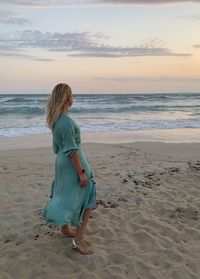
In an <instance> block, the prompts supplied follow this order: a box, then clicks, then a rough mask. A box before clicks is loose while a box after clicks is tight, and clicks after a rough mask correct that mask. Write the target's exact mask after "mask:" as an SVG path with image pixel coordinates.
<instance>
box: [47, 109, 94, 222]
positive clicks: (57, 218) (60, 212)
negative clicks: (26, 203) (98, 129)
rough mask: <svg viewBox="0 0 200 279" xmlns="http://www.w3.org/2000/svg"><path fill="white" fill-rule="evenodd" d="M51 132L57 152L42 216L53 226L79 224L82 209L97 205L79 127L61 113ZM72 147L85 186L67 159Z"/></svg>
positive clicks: (54, 149) (82, 212)
mask: <svg viewBox="0 0 200 279" xmlns="http://www.w3.org/2000/svg"><path fill="white" fill-rule="evenodd" d="M52 134H53V151H54V153H56V154H57V156H56V160H55V175H54V178H53V181H52V185H51V195H50V198H51V199H49V201H48V202H47V204H46V205H45V206H44V208H43V210H42V217H43V218H44V219H45V220H46V221H47V223H51V224H53V225H55V226H56V227H61V226H63V225H65V224H69V225H71V226H75V227H80V225H81V223H82V222H83V215H84V211H85V209H86V208H95V206H96V182H95V181H94V178H93V173H92V169H91V167H90V164H89V162H88V161H87V159H86V157H85V155H84V152H83V150H82V149H81V137H80V128H79V126H78V125H77V123H76V122H75V121H74V120H73V119H72V118H71V117H69V115H68V114H67V112H61V114H60V116H59V118H58V119H57V120H56V123H55V126H54V128H53V129H52ZM75 150H76V151H77V152H78V155H79V158H80V161H81V165H82V167H83V168H84V169H85V172H86V175H87V177H88V182H87V185H86V186H84V187H81V186H80V178H79V176H78V173H77V171H76V169H75V167H74V165H73V163H72V162H71V159H70V157H71V156H72V154H73V152H74V151H75Z"/></svg>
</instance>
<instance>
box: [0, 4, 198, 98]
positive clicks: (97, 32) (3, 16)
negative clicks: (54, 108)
mask: <svg viewBox="0 0 200 279" xmlns="http://www.w3.org/2000/svg"><path fill="white" fill-rule="evenodd" d="M59 82H65V83H68V84H69V85H70V86H71V88H72V90H73V92H74V93H79V94H81V93H97V94H101V93H176V92H188V93H190V92H200V0H196V1H186V0H185V1H184V0H183V1H181V0H169V1H167V0H166V1H165V0H140V1H139V0H127V1H126V0H125V1H121V0H116V1H114V0H98V1H97V0H90V1H87V0H86V1H83V0H82V1H81V0H79V1H76V0H74V1H73V0H72V1H68V0H58V1H56V0H55V1H54V0H30V1H28V0H0V94H3V93H48V92H49V91H51V90H52V88H53V87H54V86H55V85H56V84H57V83H59Z"/></svg>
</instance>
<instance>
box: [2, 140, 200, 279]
mask: <svg viewBox="0 0 200 279" xmlns="http://www.w3.org/2000/svg"><path fill="white" fill-rule="evenodd" d="M97 138H98V137H97ZM85 139H86V138H85ZM99 139H100V138H99ZM101 139H102V138H101ZM125 141H126V140H124V142H123V140H121V142H116V141H113V142H111V140H110V141H109V142H105V143H102V142H98V141H97V142H96V143H95V142H93V143H90V142H87V141H86V140H85V141H83V143H82V148H83V150H84V152H85V155H86V157H87V159H88V161H89V162H90V165H91V167H92V169H93V173H94V177H95V181H96V183H97V184H96V185H97V207H96V209H94V210H93V213H92V216H91V218H90V222H89V225H88V227H87V234H86V239H87V240H88V241H89V242H90V243H91V244H92V246H93V248H94V251H95V253H94V254H93V255H91V256H83V255H81V254H78V253H76V252H75V251H73V250H72V249H71V239H70V238H69V237H66V236H64V235H62V234H61V233H60V231H59V230H58V229H56V228H54V227H52V226H50V225H47V224H46V223H45V222H44V221H43V220H42V218H41V211H42V207H43V206H44V204H45V203H46V202H47V201H48V199H49V193H50V185H51V181H52V178H53V175H54V162H55V158H56V155H55V154H53V151H52V148H51V137H50V135H40V136H29V137H28V140H27V137H21V139H17V138H10V139H6V138H4V139H1V141H0V142H1V150H0V160H1V172H0V175H1V179H0V181H1V195H0V211H1V214H0V246H1V249H0V270H1V272H0V278H2V279H18V278H19V279H23V278H24V279H29V278H31V279H32V278H37V279H40V278H41V279H42V278H43V279H46V278H52V279H54V278H60V279H62V278H63V279H64V278H67V279H108V278H109V279H112V278H122V279H125V278H130V279H190V278H191V279H199V278H200V256H199V255H200V252H199V251H200V223H199V219H200V199H199V197H200V183H199V181H200V143H162V142H150V141H149V142H148V141H146V142H139V141H138V142H125Z"/></svg>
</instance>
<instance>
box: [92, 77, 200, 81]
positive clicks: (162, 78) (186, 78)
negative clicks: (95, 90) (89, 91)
mask: <svg viewBox="0 0 200 279" xmlns="http://www.w3.org/2000/svg"><path fill="white" fill-rule="evenodd" d="M94 79H95V80H104V81H116V82H132V81H134V82H138V81H139V82H140V81H142V82H166V81H169V82H200V77H170V76H160V77H96V78H94Z"/></svg>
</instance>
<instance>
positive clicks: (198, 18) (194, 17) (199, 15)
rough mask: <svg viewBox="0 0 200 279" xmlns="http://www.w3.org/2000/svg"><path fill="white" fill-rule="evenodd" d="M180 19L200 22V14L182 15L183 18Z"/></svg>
mask: <svg viewBox="0 0 200 279" xmlns="http://www.w3.org/2000/svg"><path fill="white" fill-rule="evenodd" d="M179 18H185V19H190V20H200V14H196V15H182V16H179Z"/></svg>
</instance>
